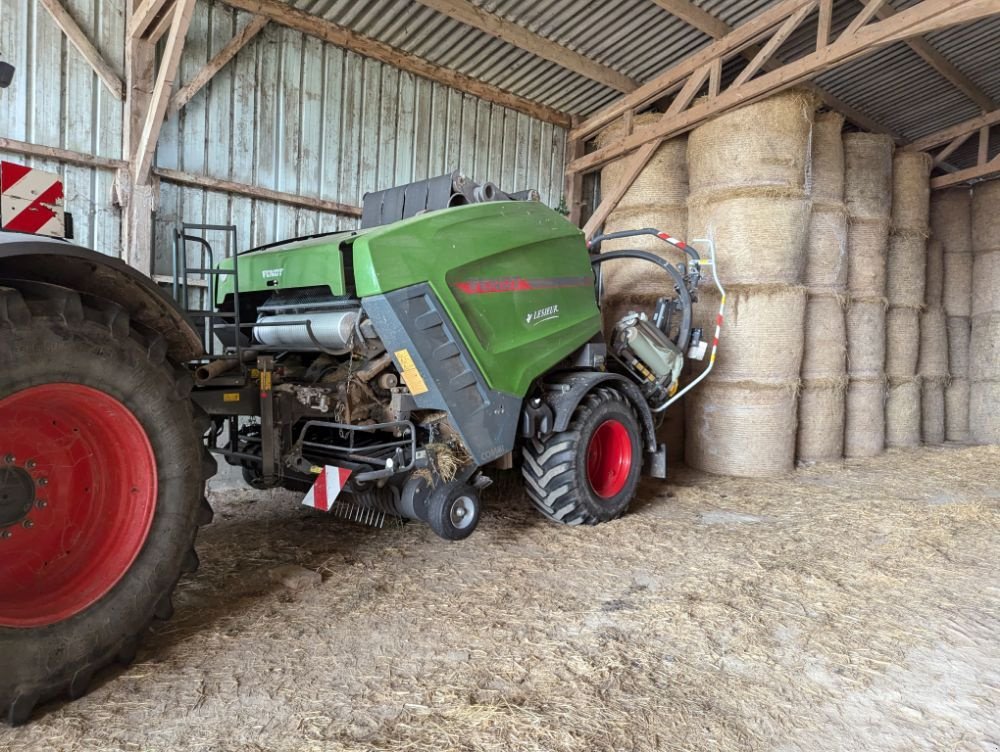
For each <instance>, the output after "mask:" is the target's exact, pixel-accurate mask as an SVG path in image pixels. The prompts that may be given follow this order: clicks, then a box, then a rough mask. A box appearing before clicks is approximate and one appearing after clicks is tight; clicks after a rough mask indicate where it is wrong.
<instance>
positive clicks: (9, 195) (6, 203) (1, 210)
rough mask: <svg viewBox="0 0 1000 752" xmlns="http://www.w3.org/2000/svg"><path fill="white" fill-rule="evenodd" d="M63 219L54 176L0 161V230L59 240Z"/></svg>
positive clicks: (59, 184) (60, 187)
mask: <svg viewBox="0 0 1000 752" xmlns="http://www.w3.org/2000/svg"><path fill="white" fill-rule="evenodd" d="M65 219H66V212H65V209H64V208H63V184H62V181H61V180H60V179H59V176H58V175H56V174H55V173H52V172H45V171H44V170H33V169H31V168H30V167H25V166H24V165H19V164H15V163H14V162H0V229H4V230H14V231H16V232H31V233H35V234H36V235H50V236H52V237H56V238H61V237H64V236H65V234H66V232H65V226H66V225H65Z"/></svg>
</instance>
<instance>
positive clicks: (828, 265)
mask: <svg viewBox="0 0 1000 752" xmlns="http://www.w3.org/2000/svg"><path fill="white" fill-rule="evenodd" d="M804 282H805V284H806V285H807V286H808V287H809V288H810V289H826V290H843V289H844V288H845V287H846V286H847V212H846V211H845V209H844V206H843V204H840V205H839V206H836V205H819V204H813V208H812V214H811V215H810V218H809V237H808V240H807V241H806V269H805V277H804Z"/></svg>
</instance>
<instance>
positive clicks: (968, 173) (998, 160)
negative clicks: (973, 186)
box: [931, 156, 1000, 188]
mask: <svg viewBox="0 0 1000 752" xmlns="http://www.w3.org/2000/svg"><path fill="white" fill-rule="evenodd" d="M995 174H1000V156H996V157H993V159H991V160H990V161H989V162H986V163H985V164H981V165H976V166H975V167H970V168H968V169H966V170H959V171H958V172H953V173H951V174H950V175H942V176H941V177H938V178H931V188H947V187H949V186H952V185H958V184H959V183H967V182H969V181H970V180H977V179H979V178H986V177H989V176H991V175H995Z"/></svg>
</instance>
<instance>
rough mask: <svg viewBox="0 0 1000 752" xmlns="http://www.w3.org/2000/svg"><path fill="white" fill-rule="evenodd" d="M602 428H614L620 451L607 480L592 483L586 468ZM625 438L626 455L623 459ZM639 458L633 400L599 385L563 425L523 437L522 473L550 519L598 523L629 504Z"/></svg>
mask: <svg viewBox="0 0 1000 752" xmlns="http://www.w3.org/2000/svg"><path fill="white" fill-rule="evenodd" d="M601 431H612V432H613V433H614V434H615V436H614V437H613V440H614V441H615V443H616V446H617V447H618V448H619V449H620V453H621V456H620V458H619V459H620V460H622V461H621V462H620V463H619V464H618V465H617V466H616V467H615V468H614V474H613V476H614V477H612V478H610V479H609V482H610V486H607V484H604V485H601V484H600V483H598V485H597V486H595V481H594V480H592V479H591V478H590V473H589V469H588V464H589V462H591V461H592V460H593V455H592V454H591V452H592V449H593V446H592V445H593V442H594V441H595V437H597V435H598V434H599V432H601ZM626 441H627V447H628V453H629V456H628V460H627V462H624V451H625V447H626V444H625V442H626ZM641 458H642V436H641V434H640V431H639V421H638V419H637V418H636V415H635V413H634V412H633V410H632V407H631V405H630V404H629V402H628V400H627V399H626V398H625V397H624V396H623V395H622V394H621V393H619V392H618V391H617V390H615V389H609V388H604V387H599V388H597V389H595V390H594V391H593V392H591V393H590V394H588V395H587V396H586V397H585V398H584V399H583V401H582V402H581V403H580V404H579V405H578V406H577V408H576V410H575V412H574V413H573V417H572V419H571V420H570V423H569V426H567V429H566V430H565V431H557V432H553V433H551V434H549V435H548V436H546V437H545V438H542V439H539V438H534V439H530V440H529V441H527V442H525V444H524V446H523V448H522V463H521V475H522V477H523V478H524V482H525V490H526V491H527V493H528V497H529V498H530V499H531V501H532V503H533V504H534V506H535V507H536V508H537V509H538V511H540V512H541V513H542V514H543V515H545V516H546V517H547V518H548V519H550V520H552V521H554V522H559V523H561V524H564V525H596V524H598V523H600V522H608V521H609V520H613V519H616V518H618V517H620V516H621V515H622V514H624V513H625V510H626V509H628V505H629V503H630V502H631V501H632V497H633V496H634V495H635V490H636V488H637V487H638V485H639V475H640V473H641V470H642V467H641V465H642V461H641ZM605 486H607V487H605ZM600 491H606V492H607V495H606V496H604V495H602V494H601V493H600Z"/></svg>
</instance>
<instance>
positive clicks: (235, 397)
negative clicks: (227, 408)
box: [222, 392, 240, 402]
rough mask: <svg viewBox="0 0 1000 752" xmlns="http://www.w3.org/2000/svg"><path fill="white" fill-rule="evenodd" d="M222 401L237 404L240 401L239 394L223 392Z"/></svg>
mask: <svg viewBox="0 0 1000 752" xmlns="http://www.w3.org/2000/svg"><path fill="white" fill-rule="evenodd" d="M222 401H223V402H239V401H240V393H239V392H225V393H224V394H223V395H222Z"/></svg>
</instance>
